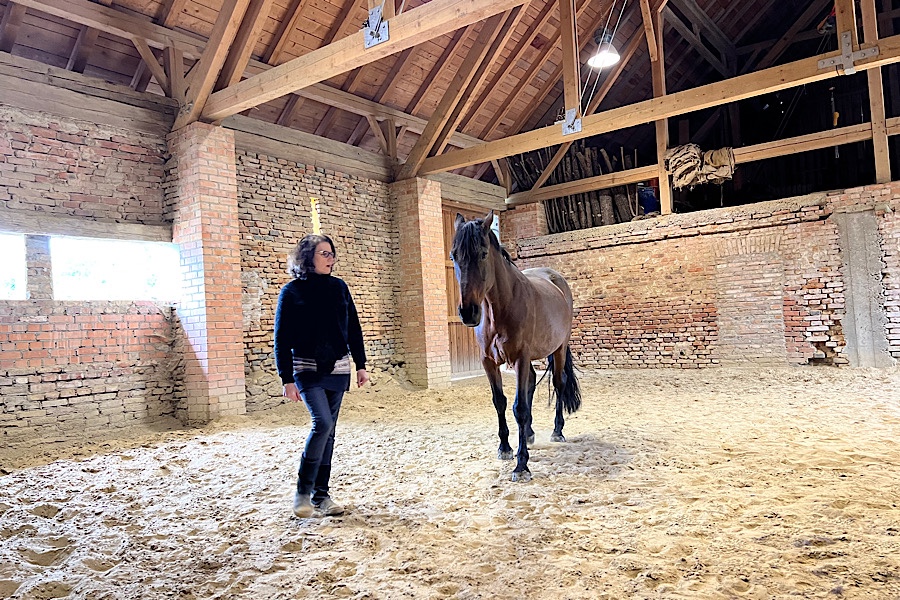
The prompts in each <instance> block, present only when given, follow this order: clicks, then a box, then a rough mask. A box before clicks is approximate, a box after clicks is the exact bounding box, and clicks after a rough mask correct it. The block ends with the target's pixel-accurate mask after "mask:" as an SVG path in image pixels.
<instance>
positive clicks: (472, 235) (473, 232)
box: [453, 218, 516, 266]
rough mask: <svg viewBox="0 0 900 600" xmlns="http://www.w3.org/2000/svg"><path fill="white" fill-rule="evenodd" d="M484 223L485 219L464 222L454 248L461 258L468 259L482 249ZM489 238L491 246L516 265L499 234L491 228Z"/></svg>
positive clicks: (457, 234) (507, 260) (458, 232)
mask: <svg viewBox="0 0 900 600" xmlns="http://www.w3.org/2000/svg"><path fill="white" fill-rule="evenodd" d="M483 224H484V219H482V218H478V219H473V220H472V221H467V222H466V223H464V224H463V226H462V227H460V228H459V231H457V233H456V239H455V240H454V243H453V248H454V249H455V250H456V251H457V252H458V253H459V254H460V259H461V260H468V259H469V258H472V257H475V256H477V255H478V251H479V250H480V249H481V227H482V225H483ZM488 239H489V240H490V241H491V246H493V247H494V249H496V250H497V251H498V252H500V255H501V256H502V257H503V258H505V259H506V262H508V263H509V264H511V265H513V266H516V263H514V262H513V259H512V257H511V256H510V255H509V252H507V251H506V248H504V247H503V246H502V245H501V244H500V240H498V239H497V236H496V235H494V232H493V231H492V230H490V229H489V230H488Z"/></svg>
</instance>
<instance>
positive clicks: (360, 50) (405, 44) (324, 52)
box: [203, 0, 525, 120]
mask: <svg viewBox="0 0 900 600" xmlns="http://www.w3.org/2000/svg"><path fill="white" fill-rule="evenodd" d="M524 2H525V0H431V2H428V3H427V4H426V5H423V6H420V7H417V8H414V9H411V10H409V11H406V12H404V13H403V14H402V15H398V16H396V17H394V18H393V19H391V35H390V39H388V40H387V41H384V42H382V43H380V44H378V45H376V46H373V47H371V48H368V49H366V48H364V45H363V38H364V37H365V34H364V32H362V31H358V32H356V33H354V34H351V35H349V36H347V37H345V38H343V39H341V40H338V41H335V42H332V43H331V44H329V45H328V46H325V47H324V48H320V49H319V50H314V51H313V52H310V53H308V54H305V55H304V56H301V57H298V58H295V59H294V60H291V61H289V62H286V63H284V64H282V65H279V66H277V67H273V68H272V69H270V70H268V71H266V72H264V73H260V74H259V75H255V76H253V77H251V78H249V79H246V80H244V81H241V82H240V83H236V84H235V85H233V86H231V87H229V88H226V89H224V90H221V91H218V92H215V93H213V94H212V95H211V96H210V97H209V101H208V102H207V103H206V107H205V109H204V113H203V115H204V116H205V117H206V118H208V119H210V120H218V119H222V118H224V117H227V116H229V115H233V114H236V113H238V112H241V111H242V110H246V109H247V108H251V107H253V106H259V105H260V104H264V103H266V102H268V101H270V100H274V99H275V98H279V97H281V96H284V95H285V94H287V93H290V92H292V91H295V90H298V89H301V88H304V87H307V86H309V85H312V84H314V83H318V82H320V81H325V80H327V79H330V78H332V77H334V76H335V75H339V74H340V73H346V72H347V71H351V70H353V69H355V68H357V67H361V66H363V65H366V64H369V63H371V62H375V61H376V60H379V59H381V58H384V57H385V56H390V55H391V54H394V53H396V52H400V51H402V50H405V49H406V48H410V47H412V46H415V45H416V44H420V43H422V42H424V41H427V40H430V39H432V38H435V37H438V36H441V35H445V34H447V33H449V32H450V31H453V30H455V29H457V28H459V27H462V26H464V25H467V24H469V23H473V22H476V21H481V20H483V19H486V18H487V17H489V16H491V15H495V14H498V13H502V12H504V11H506V10H509V9H511V8H513V7H514V6H519V5H521V4H523V3H524Z"/></svg>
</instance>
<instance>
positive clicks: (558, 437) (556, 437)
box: [550, 433, 566, 442]
mask: <svg viewBox="0 0 900 600" xmlns="http://www.w3.org/2000/svg"><path fill="white" fill-rule="evenodd" d="M550 441H551V442H564V441H566V436H564V435H563V434H561V433H554V434H553V435H551V436H550Z"/></svg>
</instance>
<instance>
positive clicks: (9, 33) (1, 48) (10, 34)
mask: <svg viewBox="0 0 900 600" xmlns="http://www.w3.org/2000/svg"><path fill="white" fill-rule="evenodd" d="M24 17H25V6H24V5H22V4H17V3H15V2H7V3H6V10H5V11H4V13H3V20H2V21H0V52H12V47H13V46H14V45H15V43H16V38H17V37H18V36H19V29H20V28H21V27H22V19H23V18H24Z"/></svg>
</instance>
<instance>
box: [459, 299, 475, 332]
mask: <svg viewBox="0 0 900 600" xmlns="http://www.w3.org/2000/svg"><path fill="white" fill-rule="evenodd" d="M457 311H458V312H459V318H460V319H461V320H462V322H463V324H464V325H466V326H467V327H478V325H479V324H480V323H481V305H480V304H470V305H468V306H461V305H460V306H458V307H457Z"/></svg>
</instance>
